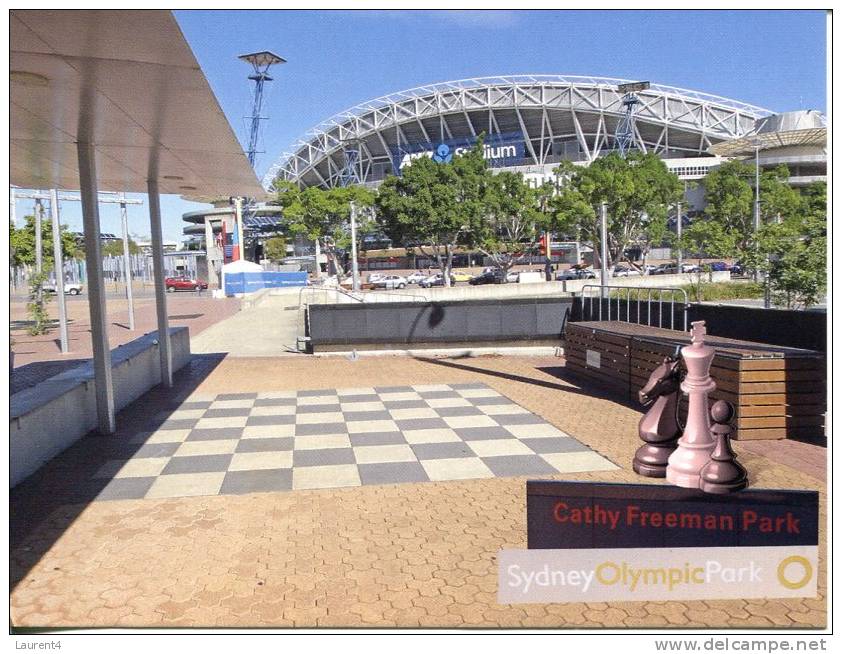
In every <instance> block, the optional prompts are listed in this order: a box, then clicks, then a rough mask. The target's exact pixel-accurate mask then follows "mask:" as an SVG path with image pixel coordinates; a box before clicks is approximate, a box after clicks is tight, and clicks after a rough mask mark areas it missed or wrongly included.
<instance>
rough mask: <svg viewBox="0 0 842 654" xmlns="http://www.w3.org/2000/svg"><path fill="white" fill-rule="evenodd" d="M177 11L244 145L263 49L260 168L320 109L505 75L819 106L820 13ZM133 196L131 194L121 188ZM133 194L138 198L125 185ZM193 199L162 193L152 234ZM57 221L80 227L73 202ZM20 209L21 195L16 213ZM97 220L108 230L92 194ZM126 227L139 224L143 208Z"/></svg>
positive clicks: (133, 210) (170, 224) (177, 220)
mask: <svg viewBox="0 0 842 654" xmlns="http://www.w3.org/2000/svg"><path fill="white" fill-rule="evenodd" d="M175 16H176V20H177V21H178V23H179V25H180V26H181V29H182V31H183V32H184V35H185V37H186V38H187V41H188V43H189V44H190V46H191V47H192V48H193V52H194V53H195V55H196V58H197V59H198V61H199V64H200V65H201V67H202V69H203V71H204V72H205V75H206V76H207V78H208V80H209V82H210V85H211V87H212V88H213V90H214V93H215V94H216V97H217V99H218V100H219V102H220V104H221V106H222V109H223V111H224V112H225V114H226V115H227V117H228V120H229V121H230V122H231V125H232V126H233V127H234V131H235V132H236V133H237V135H238V136H239V137H240V139H241V141H242V142H243V143H244V144H245V142H246V140H247V132H246V123H245V120H244V116H246V115H248V114H249V113H250V105H251V93H252V88H251V84H252V83H251V82H249V81H248V79H247V77H248V73H249V67H248V66H247V65H246V64H244V63H243V62H241V61H239V60H238V59H237V56H238V55H240V54H243V53H246V52H253V51H256V50H272V51H274V52H276V53H277V54H279V55H281V56H283V57H284V58H286V59H287V60H288V63H286V64H283V65H281V66H278V67H276V68H275V69H273V70H274V71H275V75H274V77H275V81H274V82H272V83H271V84H269V86H268V90H267V96H266V103H265V111H264V113H265V114H266V115H268V116H269V118H270V120H269V121H268V122H267V123H266V125H265V129H264V132H263V138H262V143H261V146H262V148H261V149H263V150H265V153H264V154H260V155H258V160H257V172H258V176H260V177H262V175H263V173H264V172H265V171H266V170H267V169H268V168H269V167H270V166H271V164H272V163H273V161H274V160H275V159H277V158H278V156H280V154H281V153H282V152H283V151H285V150H287V149H288V148H289V146H290V144H291V143H293V141H294V140H295V139H296V138H297V137H298V136H300V135H302V134H303V133H304V132H305V131H306V130H307V129H309V128H310V127H312V126H313V125H315V124H316V123H318V122H320V121H321V120H323V119H325V118H327V117H329V116H331V115H332V114H334V113H336V112H339V111H341V110H343V109H347V108H349V107H351V106H353V105H355V104H357V103H360V102H363V101H365V100H369V99H371V98H375V97H378V96H381V95H386V94H388V93H391V92H394V91H399V90H402V89H407V88H411V87H414V86H419V85H423V84H428V83H432V82H441V81H446V80H453V79H461V78H465V77H480V76H486V75H503V74H516V73H563V74H570V75H596V76H607V77H622V78H629V79H645V80H651V81H653V82H658V83H661V84H668V85H673V86H679V87H684V88H689V89H694V90H698V91H704V92H707V93H712V94H715V95H721V96H725V97H729V98H734V99H738V100H742V101H744V102H749V103H751V104H756V105H759V106H762V107H765V108H768V109H771V110H773V111H787V110H793V109H799V108H805V109H819V110H822V111H825V109H826V27H825V26H826V21H825V12H823V11H770V10H763V11H733V12H729V11H654V10H653V11H611V10H601V11H549V10H546V11H326V10H321V11H319V10H316V11H241V12H240V11H193V10H190V11H177V12H175ZM133 197H134V196H133ZM136 197H141V198H142V197H143V196H136ZM200 206H201V205H195V204H193V203H187V202H184V201H182V200H180V199H179V198H177V197H176V196H165V197H164V198H163V199H162V207H161V208H162V213H163V218H164V221H163V225H164V238H165V239H166V240H181V238H182V235H181V229H182V227H183V225H184V223H183V222H182V221H181V214H182V213H183V212H185V211H190V210H191V209H193V208H199V207H200ZM63 210H64V214H63V215H64V219H65V220H66V221H67V222H68V224H70V226H71V228H73V229H79V230H81V215H80V212H79V208H78V206H74V204H73V203H64V205H63ZM29 212H31V203H27V204H26V205H23V203H21V204H20V206H19V207H18V215H19V216H21V215H23V214H24V213H29ZM100 214H101V221H102V230H103V231H104V232H118V231H119V210H118V208H117V207H116V206H108V205H103V206H102V208H101V210H100ZM129 222H130V227H129V228H130V231H131V232H134V233H137V234H139V235H146V234H148V213H147V208H146V206H145V205H144V206H141V207H129Z"/></svg>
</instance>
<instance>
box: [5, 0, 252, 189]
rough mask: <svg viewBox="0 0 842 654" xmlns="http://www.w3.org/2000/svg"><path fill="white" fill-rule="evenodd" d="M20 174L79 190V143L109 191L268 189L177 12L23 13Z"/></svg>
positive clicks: (13, 74)
mask: <svg viewBox="0 0 842 654" xmlns="http://www.w3.org/2000/svg"><path fill="white" fill-rule="evenodd" d="M9 23H10V30H9V33H10V58H9V71H10V72H9V77H10V82H11V83H10V127H11V133H10V149H11V151H10V159H11V170H10V178H11V180H10V181H11V183H12V184H15V185H18V186H21V187H24V188H61V189H76V188H79V185H80V183H79V168H78V161H77V146H76V144H77V143H78V142H81V143H90V144H92V145H93V146H94V148H95V151H96V171H97V181H98V185H99V189H100V190H111V191H128V192H146V190H147V180H149V179H157V180H158V184H159V189H160V192H161V193H174V194H192V195H210V196H216V195H246V196H251V197H259V196H261V195H262V189H261V188H260V185H259V182H258V179H257V176H256V175H255V173H254V171H253V170H252V168H251V166H250V165H249V163H248V160H247V159H246V155H245V153H244V152H243V148H242V146H241V145H240V143H239V141H238V140H237V137H236V136H235V134H234V131H233V130H232V129H231V126H230V124H229V123H228V120H227V119H226V118H225V114H224V113H223V112H222V109H221V108H220V106H219V103H218V102H217V100H216V97H215V96H214V94H213V91H212V90H211V88H210V85H209V84H208V81H207V79H205V76H204V74H203V73H202V70H201V68H200V67H199V64H198V62H197V61H196V58H195V56H194V55H193V53H192V51H191V50H190V46H189V45H188V44H187V41H186V40H185V39H184V36H183V35H182V33H181V30H180V29H179V27H178V24H177V23H176V21H175V18H174V17H173V16H172V14H171V12H169V11H128V10H124V11H106V10H73V11H67V10H13V11H11V12H10V14H9Z"/></svg>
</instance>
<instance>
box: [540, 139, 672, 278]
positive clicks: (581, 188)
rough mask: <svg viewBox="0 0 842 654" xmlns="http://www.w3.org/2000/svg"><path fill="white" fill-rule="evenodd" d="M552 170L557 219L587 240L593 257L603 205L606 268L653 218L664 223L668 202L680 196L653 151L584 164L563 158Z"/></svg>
mask: <svg viewBox="0 0 842 654" xmlns="http://www.w3.org/2000/svg"><path fill="white" fill-rule="evenodd" d="M557 173H558V174H559V176H560V177H561V180H562V188H561V191H560V192H559V193H558V194H557V195H556V196H555V197H554V198H553V200H552V206H553V209H554V212H555V217H556V221H557V223H558V224H559V225H563V226H564V227H565V228H566V229H567V230H568V231H570V232H573V233H576V234H578V236H579V239H580V240H586V241H591V242H592V243H593V244H594V257H595V259H598V256H599V250H600V248H599V247H598V245H597V244H598V243H599V242H600V238H601V236H600V232H601V226H600V206H601V205H602V203H603V202H604V203H606V205H607V219H606V222H607V235H608V243H607V253H608V261H607V262H606V264H607V267H608V268H611V267H612V266H613V265H614V264H615V263H617V262H618V261H621V260H627V259H626V256H625V251H626V249H627V248H628V247H629V246H630V245H632V244H634V243H637V242H639V241H640V240H641V239H642V238H644V237H645V235H646V233H647V230H648V229H649V227H650V225H654V223H655V221H661V222H664V221H665V220H666V213H667V209H668V208H669V206H670V205H672V204H674V203H675V202H677V201H678V200H679V199H680V198H681V192H682V186H681V183H680V182H679V180H678V177H677V176H676V175H674V174H673V173H671V172H670V171H669V170H668V169H667V167H666V165H665V164H664V162H663V161H662V160H661V159H660V158H658V157H657V156H656V155H654V154H642V153H640V152H632V153H631V154H629V155H628V157H626V158H623V157H621V156H620V155H619V154H617V153H615V152H612V153H610V154H608V155H606V156H604V157H600V158H599V159H597V160H596V161H594V162H593V163H592V164H591V165H590V166H588V167H581V166H575V165H574V164H573V163H572V162H569V161H565V162H563V163H562V165H561V166H559V168H558V169H557ZM652 233H657V229H655V228H653V232H652Z"/></svg>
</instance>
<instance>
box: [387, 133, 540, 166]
mask: <svg viewBox="0 0 842 654" xmlns="http://www.w3.org/2000/svg"><path fill="white" fill-rule="evenodd" d="M476 142H477V139H476V138H462V139H448V140H443V141H438V142H435V143H419V144H416V145H410V146H402V147H400V148H393V149H392V166H393V168H394V170H395V174H397V175H400V172H401V170H402V169H403V168H405V167H406V166H408V165H410V164H411V163H412V162H413V161H415V160H416V159H421V158H423V157H426V158H428V159H432V160H433V161H437V162H439V163H449V162H450V161H452V160H453V157H454V156H455V155H460V154H464V153H466V152H468V151H469V150H470V149H471V148H472V147H473V146H474V145H475V144H476ZM482 150H483V156H484V157H485V160H486V161H487V162H488V163H489V165H490V166H491V167H493V168H500V167H504V166H515V165H518V164H520V163H521V162H522V161H523V158H524V152H525V145H524V141H523V135H522V134H520V132H514V133H509V134H500V135H494V136H490V137H487V138H486V139H485V141H484V143H483V148H482Z"/></svg>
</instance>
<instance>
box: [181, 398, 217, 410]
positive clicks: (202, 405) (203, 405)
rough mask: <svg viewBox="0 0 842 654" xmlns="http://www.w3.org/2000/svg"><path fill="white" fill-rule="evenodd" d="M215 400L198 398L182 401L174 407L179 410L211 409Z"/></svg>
mask: <svg viewBox="0 0 842 654" xmlns="http://www.w3.org/2000/svg"><path fill="white" fill-rule="evenodd" d="M211 404H213V402H210V401H208V402H199V401H197V400H193V401H190V402H182V403H181V404H176V405H175V406H173V407H172V409H173V410H178V411H192V410H195V409H209V408H210V406H211Z"/></svg>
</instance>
